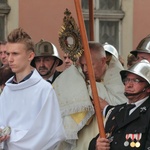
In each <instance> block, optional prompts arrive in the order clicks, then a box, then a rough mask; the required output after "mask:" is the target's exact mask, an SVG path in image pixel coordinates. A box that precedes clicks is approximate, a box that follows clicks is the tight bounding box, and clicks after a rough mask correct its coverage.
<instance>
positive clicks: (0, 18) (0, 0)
mask: <svg viewBox="0 0 150 150" xmlns="http://www.w3.org/2000/svg"><path fill="white" fill-rule="evenodd" d="M9 11H10V7H9V6H8V4H7V0H0V33H1V34H0V41H3V40H5V29H6V15H7V14H8V13H9Z"/></svg>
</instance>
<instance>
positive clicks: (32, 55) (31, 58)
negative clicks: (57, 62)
mask: <svg viewBox="0 0 150 150" xmlns="http://www.w3.org/2000/svg"><path fill="white" fill-rule="evenodd" d="M34 56H35V53H34V52H30V53H29V61H32V60H33V58H34Z"/></svg>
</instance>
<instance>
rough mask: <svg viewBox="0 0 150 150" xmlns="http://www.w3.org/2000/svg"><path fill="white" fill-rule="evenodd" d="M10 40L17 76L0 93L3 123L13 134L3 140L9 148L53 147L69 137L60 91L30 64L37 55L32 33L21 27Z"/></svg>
mask: <svg viewBox="0 0 150 150" xmlns="http://www.w3.org/2000/svg"><path fill="white" fill-rule="evenodd" d="M7 40H8V43H7V54H8V62H9V66H10V68H11V69H12V71H13V72H14V73H15V76H14V77H12V78H10V79H9V80H8V81H7V82H6V86H5V88H4V90H3V92H2V94H1V97H0V114H1V117H0V126H1V127H6V126H9V127H10V128H11V134H10V136H8V135H7V136H2V137H0V141H1V142H2V141H4V142H5V146H4V149H6V150H7V149H10V150H21V149H22V150H23V149H28V150H31V149H32V150H49V149H50V150H53V149H54V147H56V145H57V144H58V142H59V141H61V140H64V139H65V136H64V129H63V125H62V120H61V115H60V110H59V105H58V101H57V97H56V94H55V92H54V90H53V88H52V86H51V85H50V84H49V83H48V82H46V81H45V80H44V79H43V78H42V77H41V76H40V75H39V73H38V72H37V71H36V69H34V68H33V67H31V65H30V63H31V61H32V60H33V58H34V44H33V42H32V39H31V38H30V36H29V35H28V34H27V33H26V32H24V31H23V30H22V29H21V28H18V29H15V30H13V31H12V32H11V33H10V34H9V35H8V38H7ZM8 138H9V139H8ZM7 139H8V140H7Z"/></svg>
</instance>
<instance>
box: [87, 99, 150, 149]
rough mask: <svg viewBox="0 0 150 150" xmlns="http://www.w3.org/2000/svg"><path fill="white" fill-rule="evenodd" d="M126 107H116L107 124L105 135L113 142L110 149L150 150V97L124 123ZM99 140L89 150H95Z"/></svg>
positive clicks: (92, 142)
mask: <svg viewBox="0 0 150 150" xmlns="http://www.w3.org/2000/svg"><path fill="white" fill-rule="evenodd" d="M125 105H126V104H122V105H117V106H115V107H114V109H113V110H112V112H111V114H110V115H109V118H108V120H107V122H106V125H105V133H106V135H108V136H109V137H108V138H109V139H111V140H112V142H111V143H110V147H111V148H110V149H111V150H150V97H149V98H148V99H147V100H146V101H145V102H144V103H143V104H142V105H140V106H139V107H138V108H136V110H135V111H134V112H133V113H132V114H131V115H130V116H129V117H128V119H126V120H125V121H124V114H125ZM108 109H110V107H108ZM108 109H107V110H106V111H107V112H108ZM97 138H98V135H97V137H95V138H94V139H93V140H92V141H91V142H90V145H89V150H95V145H96V139H97Z"/></svg>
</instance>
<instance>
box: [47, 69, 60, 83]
mask: <svg viewBox="0 0 150 150" xmlns="http://www.w3.org/2000/svg"><path fill="white" fill-rule="evenodd" d="M61 73H62V72H60V71H55V73H54V75H53V79H52V81H49V80H47V81H48V82H50V83H51V84H52V83H53V82H54V81H55V79H56V78H57V77H58V76H59V75H60V74H61Z"/></svg>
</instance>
